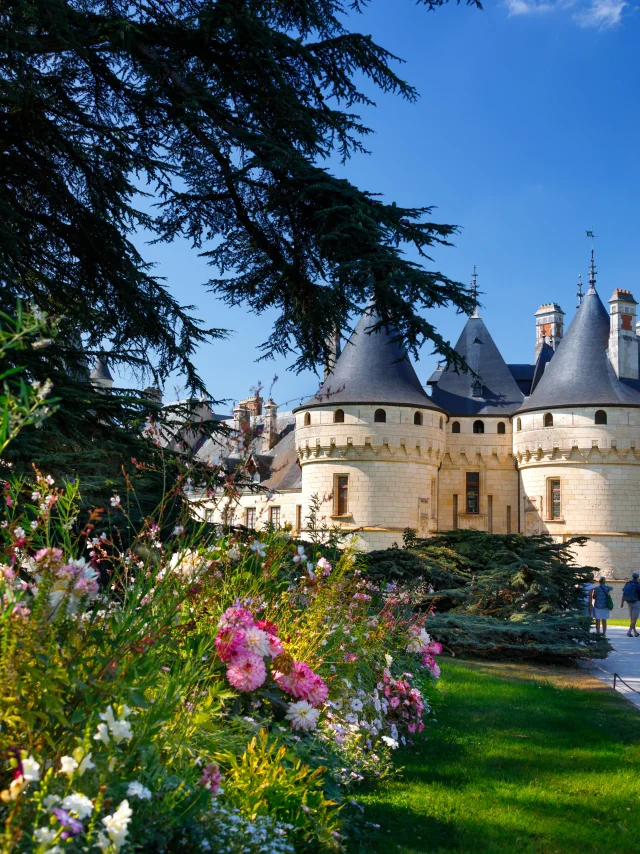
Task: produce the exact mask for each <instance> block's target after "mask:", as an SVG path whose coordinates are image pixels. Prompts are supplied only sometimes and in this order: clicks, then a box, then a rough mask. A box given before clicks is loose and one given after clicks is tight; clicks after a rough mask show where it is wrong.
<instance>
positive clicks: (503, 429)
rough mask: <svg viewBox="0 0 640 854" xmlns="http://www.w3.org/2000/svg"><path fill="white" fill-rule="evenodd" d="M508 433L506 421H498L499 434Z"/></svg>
mask: <svg viewBox="0 0 640 854" xmlns="http://www.w3.org/2000/svg"><path fill="white" fill-rule="evenodd" d="M506 432H507V431H506V429H505V426H504V421H498V433H501V434H504V433H506Z"/></svg>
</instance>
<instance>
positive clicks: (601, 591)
mask: <svg viewBox="0 0 640 854" xmlns="http://www.w3.org/2000/svg"><path fill="white" fill-rule="evenodd" d="M639 604H640V603H639ZM591 608H592V610H593V616H594V618H595V621H596V632H597V633H598V634H600V624H601V623H602V634H603V635H606V634H607V620H608V619H609V617H610V616H611V609H612V608H613V600H612V599H611V588H610V587H609V585H608V584H607V579H606V578H605V577H604V576H603V577H602V578H601V579H600V583H599V584H598V585H597V586H596V585H595V584H594V586H593V589H592V591H591Z"/></svg>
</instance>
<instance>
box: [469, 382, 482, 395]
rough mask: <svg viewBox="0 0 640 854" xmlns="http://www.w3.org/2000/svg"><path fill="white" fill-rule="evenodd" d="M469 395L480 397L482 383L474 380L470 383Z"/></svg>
mask: <svg viewBox="0 0 640 854" xmlns="http://www.w3.org/2000/svg"><path fill="white" fill-rule="evenodd" d="M471 394H472V395H473V397H482V381H481V380H474V381H473V382H472V383H471Z"/></svg>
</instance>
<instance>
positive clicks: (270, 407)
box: [262, 398, 278, 454]
mask: <svg viewBox="0 0 640 854" xmlns="http://www.w3.org/2000/svg"><path fill="white" fill-rule="evenodd" d="M277 441H278V404H277V403H274V402H273V400H272V399H271V398H269V400H268V401H267V402H266V403H265V405H264V429H263V431H262V453H263V454H264V453H265V452H266V451H270V450H271V449H272V448H273V447H274V446H275V444H276V442H277Z"/></svg>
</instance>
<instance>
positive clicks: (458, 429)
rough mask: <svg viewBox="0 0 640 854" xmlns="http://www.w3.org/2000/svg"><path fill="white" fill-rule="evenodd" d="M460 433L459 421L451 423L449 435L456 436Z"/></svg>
mask: <svg viewBox="0 0 640 854" xmlns="http://www.w3.org/2000/svg"><path fill="white" fill-rule="evenodd" d="M456 428H457V429H456ZM460 432H461V424H460V422H459V421H452V422H451V433H452V434H455V435H456V436H457V435H458V434H459V433H460Z"/></svg>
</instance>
